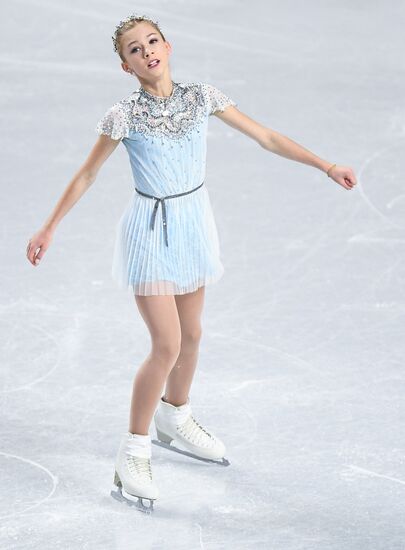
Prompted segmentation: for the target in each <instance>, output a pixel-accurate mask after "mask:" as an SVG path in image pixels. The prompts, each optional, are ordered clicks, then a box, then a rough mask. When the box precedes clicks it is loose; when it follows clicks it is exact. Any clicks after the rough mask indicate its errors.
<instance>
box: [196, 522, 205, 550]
mask: <svg viewBox="0 0 405 550" xmlns="http://www.w3.org/2000/svg"><path fill="white" fill-rule="evenodd" d="M196 525H197V527H198V529H199V530H200V548H202V550H204V548H205V546H204V543H203V540H202V527H201V525H200V524H199V523H196Z"/></svg>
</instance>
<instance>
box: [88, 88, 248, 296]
mask: <svg viewBox="0 0 405 550" xmlns="http://www.w3.org/2000/svg"><path fill="white" fill-rule="evenodd" d="M172 84H173V90H172V94H171V95H170V96H168V97H160V96H155V95H153V94H150V93H149V92H147V91H146V90H145V89H144V88H143V87H142V86H140V87H139V88H138V89H137V90H135V91H134V92H132V93H131V94H130V95H128V96H127V97H125V98H124V99H122V100H120V101H118V102H117V103H115V104H114V105H113V106H112V107H110V108H109V109H108V111H107V112H106V113H105V114H104V116H103V117H102V118H101V119H100V120H99V122H98V123H97V126H96V132H97V133H98V134H107V135H109V136H110V137H111V138H112V139H117V140H122V142H123V144H124V145H125V147H126V149H127V152H128V155H129V160H130V163H131V168H132V173H133V180H134V192H133V195H132V197H131V200H130V202H129V204H128V206H127V207H126V209H125V210H124V212H123V214H122V215H121V217H120V219H119V221H118V224H117V226H116V234H115V245H114V253H113V262H112V276H113V279H114V280H115V281H116V282H117V284H118V286H119V287H120V288H125V289H130V290H131V292H133V293H134V294H138V295H142V296H150V295H170V294H172V295H173V294H185V293H187V292H193V291H195V290H197V289H198V288H199V287H200V286H203V285H207V284H211V283H214V282H216V281H218V280H219V279H220V278H221V277H222V275H223V273H224V267H223V264H222V262H221V259H220V249H219V239H218V233H217V227H216V223H215V219H214V215H213V210H212V206H211V202H210V197H209V194H208V188H207V185H206V182H205V165H206V152H207V128H208V118H209V116H210V115H212V114H213V113H214V112H216V111H224V110H225V109H226V107H228V106H229V105H237V103H235V102H234V101H233V100H232V99H230V98H229V97H228V96H226V95H225V94H224V93H223V92H221V91H220V90H218V88H216V87H214V86H212V85H210V84H206V83H201V82H195V83H177V82H172ZM188 191H192V192H190V193H187V194H185V195H182V196H179V197H172V198H166V199H165V200H164V201H160V200H158V199H162V198H164V197H167V196H168V195H176V194H179V193H185V192H188ZM141 193H143V194H141ZM145 194H146V195H150V196H145Z"/></svg>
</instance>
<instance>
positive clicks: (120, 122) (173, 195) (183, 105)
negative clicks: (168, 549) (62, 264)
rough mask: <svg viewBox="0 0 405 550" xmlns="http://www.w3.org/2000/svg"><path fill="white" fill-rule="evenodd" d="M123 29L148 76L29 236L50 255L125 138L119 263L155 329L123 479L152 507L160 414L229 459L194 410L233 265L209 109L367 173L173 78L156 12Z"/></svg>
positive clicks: (170, 427) (191, 449) (266, 137)
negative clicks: (212, 187)
mask: <svg viewBox="0 0 405 550" xmlns="http://www.w3.org/2000/svg"><path fill="white" fill-rule="evenodd" d="M112 38H113V45H114V50H115V51H116V52H117V53H118V55H119V56H120V58H121V67H122V69H123V70H124V71H126V72H127V73H128V74H130V75H133V76H135V77H136V78H137V79H138V81H139V83H140V86H139V87H138V88H137V89H136V90H135V91H134V92H132V93H131V94H129V95H127V96H126V97H124V98H123V99H121V100H120V101H118V102H116V103H115V104H114V105H113V106H112V107H110V108H109V109H108V110H107V111H106V113H105V114H104V116H103V117H102V118H101V119H100V120H99V122H98V124H97V127H96V131H97V133H98V134H99V137H98V139H97V141H96V143H95V145H94V147H93V148H92V150H91V151H90V154H89V156H88V158H87V159H86V161H85V162H84V164H83V165H82V166H81V167H80V169H79V170H78V172H77V173H76V174H75V175H74V177H73V179H72V181H71V182H70V183H69V185H68V186H67V188H66V190H65V191H64V193H63V195H62V197H61V198H60V199H59V202H58V203H57V205H56V206H55V208H54V210H53V212H52V213H51V215H50V217H49V218H48V220H47V221H46V222H45V223H44V225H43V227H42V228H41V229H40V230H39V231H37V232H36V233H35V234H34V235H33V236H32V238H31V239H30V241H29V243H28V246H27V257H28V259H29V261H30V262H31V263H32V264H33V265H34V266H36V265H38V264H39V262H40V260H41V258H42V257H43V256H44V254H45V252H46V250H47V249H48V248H49V246H50V244H51V241H52V236H53V233H54V231H55V230H56V227H57V224H58V223H59V221H60V220H61V218H62V217H63V216H64V215H65V214H66V213H67V212H68V211H69V210H70V209H71V208H72V206H73V205H74V204H75V203H76V202H77V201H78V200H79V198H80V197H81V196H82V195H83V194H84V192H85V191H86V190H87V189H88V188H89V187H90V185H91V184H92V183H93V182H94V181H95V179H96V176H97V173H98V171H99V170H100V168H101V166H102V164H103V163H104V162H105V161H106V159H107V158H108V157H109V156H110V155H111V153H112V152H113V151H114V150H115V148H116V147H117V146H118V144H119V143H120V142H121V141H122V142H123V144H124V145H125V147H126V149H127V152H128V155H129V160H130V163H131V168H132V171H133V177H134V183H135V189H134V193H133V196H132V198H131V201H130V204H129V205H128V206H127V208H126V209H125V211H124V212H123V214H122V216H121V218H120V220H119V222H118V225H117V228H116V239H115V247H114V255H113V264H112V275H113V278H114V279H115V280H116V281H117V283H118V285H119V286H120V287H122V288H126V289H130V291H131V293H132V294H133V295H134V298H135V301H136V304H137V307H138V308H139V312H140V314H141V316H142V318H143V320H144V321H145V323H146V325H147V328H148V330H149V331H150V336H151V350H150V353H149V355H148V356H147V358H146V359H145V361H144V362H143V364H142V365H141V366H140V368H139V369H138V371H137V373H136V376H135V379H134V384H133V394H132V400H131V410H130V422H129V429H128V432H126V433H124V434H122V439H121V444H120V447H119V450H118V453H117V458H116V462H115V476H114V482H115V485H117V487H118V488H119V489H120V491H121V495H122V496H124V497H125V498H126V499H128V501H133V502H134V503H137V505H138V506H139V507H140V508H141V509H143V510H144V511H147V510H148V511H151V510H153V501H154V500H155V499H156V498H157V497H158V489H157V487H156V485H155V484H154V482H153V479H152V471H151V437H150V435H149V426H150V423H151V420H152V417H153V416H154V421H155V427H156V431H157V436H158V440H159V441H160V442H163V443H165V444H166V445H168V444H170V443H173V444H174V445H175V447H177V449H179V450H180V451H183V452H184V451H185V452H188V453H192V456H194V457H196V458H200V459H203V460H208V461H217V462H220V461H222V463H224V464H229V462H227V461H226V460H225V459H224V454H225V445H224V444H223V442H222V441H221V440H220V439H219V438H218V437H216V436H215V435H214V434H213V433H209V432H208V431H207V430H206V429H205V428H203V427H202V426H201V425H200V424H199V423H198V422H197V421H196V420H195V419H194V417H193V415H192V411H191V406H190V399H189V391H190V387H191V383H192V380H193V375H194V372H195V369H196V365H197V359H198V352H199V342H200V338H201V325H200V318H201V312H202V309H203V303H204V292H205V285H207V284H212V283H214V282H216V281H218V279H219V278H220V277H221V276H222V274H223V271H224V268H223V265H222V263H221V260H220V253H219V243H218V235H217V229H216V225H215V220H214V217H213V211H212V208H211V203H210V198H209V194H208V189H207V187H206V185H205V182H204V178H205V158H206V138H207V125H208V118H209V116H210V115H214V114H215V115H216V116H218V117H219V118H220V119H221V120H223V121H224V122H225V123H226V124H229V125H230V126H231V127H233V128H235V129H237V130H239V131H240V132H242V133H244V134H245V135H247V136H249V137H250V138H252V139H254V140H255V141H256V142H257V143H258V144H259V145H260V146H261V147H263V148H264V149H266V150H267V151H270V152H272V153H276V154H278V155H281V156H283V157H286V158H289V159H292V160H295V161H298V162H302V163H305V164H308V165H311V166H314V167H315V168H318V169H319V170H322V171H323V172H325V173H326V174H327V175H328V176H329V177H330V178H332V180H334V181H335V182H336V183H338V184H339V185H341V186H342V187H343V189H346V190H350V189H352V188H353V187H354V186H355V185H356V178H355V175H354V172H353V170H352V169H351V168H349V167H345V166H337V165H336V164H332V163H330V162H327V161H326V160H322V159H321V158H319V157H317V156H316V155H314V154H313V153H311V152H310V151H308V150H307V149H304V148H303V147H301V146H300V145H298V144H297V143H295V142H294V141H292V140H290V139H289V138H288V137H286V136H284V135H282V134H280V133H278V132H276V131H275V130H272V129H270V128H267V127H265V126H262V125H261V124H259V123H258V122H256V121H254V120H252V119H251V118H249V117H248V116H247V115H246V114H244V113H242V112H241V111H240V110H239V109H237V108H236V105H237V104H236V103H235V102H234V101H233V100H232V99H230V98H229V97H228V96H226V95H225V94H224V93H223V92H221V91H220V90H219V89H218V88H216V87H214V86H212V85H211V84H207V83H202V82H194V83H180V82H174V81H173V80H172V77H171V73H170V67H169V58H170V55H171V53H172V47H171V44H170V43H169V42H168V41H167V40H166V39H165V37H164V35H163V33H162V32H161V30H160V28H159V26H158V23H157V22H154V21H152V20H151V19H149V18H148V17H146V16H137V15H130V16H129V17H128V18H126V19H125V20H124V21H121V22H120V23H119V25H118V26H117V27H116V29H115V32H114V35H113V37H112ZM164 386H165V391H164V395H163V396H161V393H162V390H163V388H164ZM156 409H157V410H156ZM220 463H221V462H220ZM112 494H113V493H112ZM113 496H114V495H113ZM142 498H145V499H148V500H149V501H150V505H149V506H145V505H144V504H143V502H142Z"/></svg>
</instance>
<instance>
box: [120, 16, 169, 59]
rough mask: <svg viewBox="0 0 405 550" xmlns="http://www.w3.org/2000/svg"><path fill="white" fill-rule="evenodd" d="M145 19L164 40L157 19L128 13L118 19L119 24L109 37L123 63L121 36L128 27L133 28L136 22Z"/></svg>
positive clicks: (164, 40) (164, 39)
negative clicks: (120, 19) (153, 19)
mask: <svg viewBox="0 0 405 550" xmlns="http://www.w3.org/2000/svg"><path fill="white" fill-rule="evenodd" d="M143 21H145V22H146V23H149V24H150V25H152V27H153V28H154V29H155V30H156V31H157V32H158V33H159V34H160V36H161V37H162V39H163V42H166V38H165V37H164V35H163V33H162V31H161V30H160V28H159V24H158V22H157V21H152V19H149V17H147V16H146V15H134V14H133V15H129V16H128V17H127V18H126V19H124V20H123V21H120V22H119V24H118V25H117V26H116V28H115V32H114V35H113V36H112V37H111V38H112V40H113V45H114V51H115V52H117V53H118V55H119V56H120V58H121V60H122V61H123V62H124V63H125V62H126V59H125V57H124V55H123V53H122V46H121V38H122V36H123V35H124V33H126V32H127V31H129V30H130V29H133V28H134V27H135V26H136V25H137V24H138V23H142V22H143Z"/></svg>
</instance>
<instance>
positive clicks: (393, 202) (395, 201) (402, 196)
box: [387, 193, 405, 208]
mask: <svg viewBox="0 0 405 550" xmlns="http://www.w3.org/2000/svg"><path fill="white" fill-rule="evenodd" d="M403 200H405V193H403V194H402V195H398V196H397V197H395V198H394V199H392V200H391V201H390V202H387V208H392V207H393V205H394V204H396V203H398V202H400V201H403Z"/></svg>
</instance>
